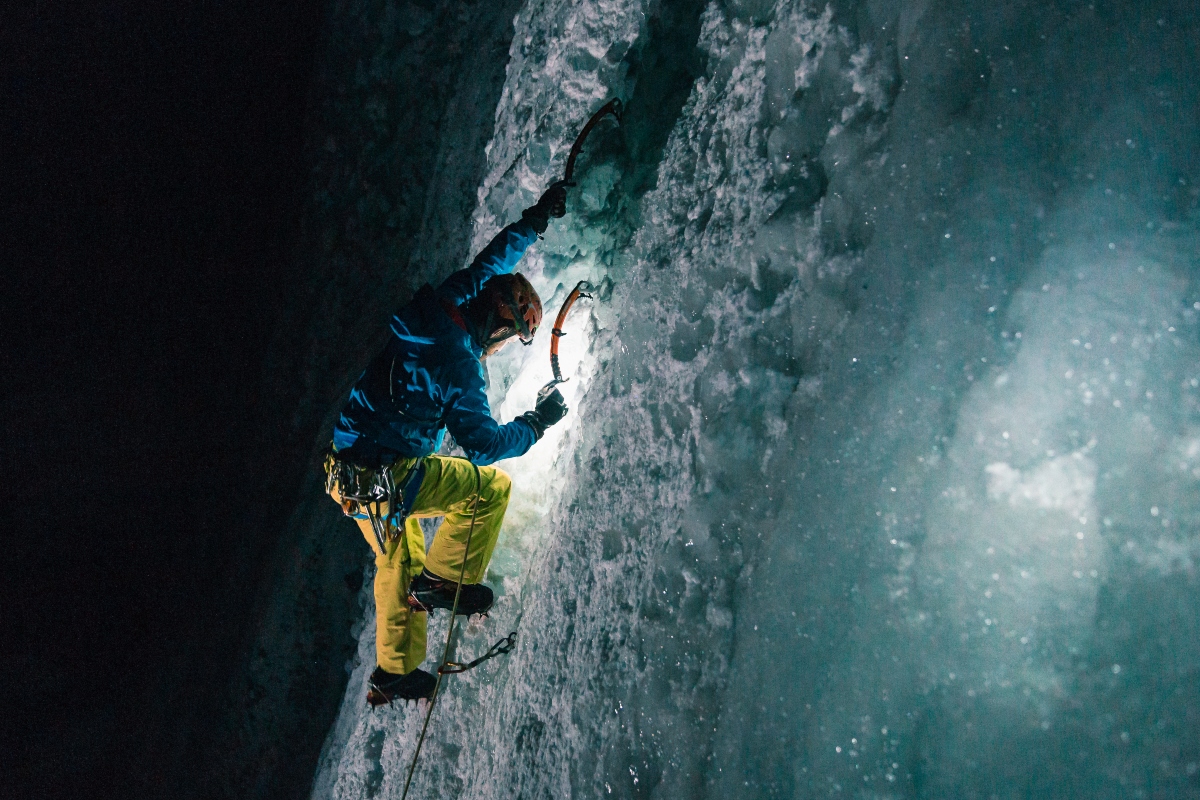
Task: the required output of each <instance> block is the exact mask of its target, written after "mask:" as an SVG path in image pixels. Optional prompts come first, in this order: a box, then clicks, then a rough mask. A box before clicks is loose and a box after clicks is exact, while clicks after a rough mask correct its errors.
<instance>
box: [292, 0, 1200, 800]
mask: <svg viewBox="0 0 1200 800" xmlns="http://www.w3.org/2000/svg"><path fill="white" fill-rule="evenodd" d="M515 27H516V35H515V37H514V39H513V45H512V49H511V51H510V53H509V65H508V73H507V83H506V86H505V89H504V94H503V99H502V101H501V103H500V107H499V109H498V111H497V113H496V132H495V138H494V139H493V140H492V142H491V144H490V145H489V150H488V158H489V162H488V163H489V172H488V176H487V178H486V180H485V181H484V183H483V185H482V186H481V187H480V190H479V205H478V209H477V211H476V214H475V240H476V244H477V245H482V243H484V242H485V241H486V240H487V239H488V238H489V237H490V236H491V235H492V234H493V233H494V231H495V230H496V229H497V228H498V227H499V226H500V225H501V224H503V223H504V222H506V221H508V220H510V219H512V218H514V217H515V216H516V215H517V214H518V213H519V211H520V209H521V208H522V207H523V206H525V205H527V204H529V203H530V202H531V201H532V200H533V199H534V198H535V197H536V195H537V193H538V192H539V191H540V190H541V189H542V188H544V187H545V186H546V185H547V184H548V183H549V182H550V181H551V180H553V179H554V178H555V177H556V176H557V174H558V172H559V171H560V170H561V167H562V164H563V161H564V159H565V155H566V150H567V149H568V148H569V146H570V143H571V141H572V139H573V137H574V134H575V132H576V131H577V129H578V127H579V126H580V125H581V124H582V122H583V121H584V120H585V119H586V118H587V116H588V115H589V113H590V112H591V111H592V110H594V109H595V108H597V107H598V106H599V105H600V104H601V103H602V102H603V101H604V100H605V99H607V98H608V97H610V96H614V95H615V96H620V97H622V98H623V99H625V100H626V101H627V103H628V108H629V111H628V120H627V124H626V126H625V130H624V134H623V137H622V136H618V135H616V134H613V133H611V132H603V131H602V132H601V133H599V134H598V135H597V136H596V138H595V140H594V143H593V147H592V149H591V151H590V152H589V154H588V155H587V156H586V157H585V160H584V161H583V162H581V167H580V186H579V188H578V190H577V191H576V192H575V193H574V194H573V196H572V201H571V206H570V209H569V210H570V213H569V214H568V216H567V217H566V218H565V219H564V220H562V221H560V222H556V223H554V224H553V225H552V230H551V232H550V233H548V234H547V236H546V239H545V241H544V242H542V243H540V244H539V245H537V246H536V247H535V248H534V250H533V251H531V253H530V254H529V255H528V256H527V257H526V261H525V264H524V266H523V271H525V272H526V274H528V275H530V277H531V279H532V280H533V281H534V283H535V285H536V286H537V287H538V289H539V291H540V292H541V293H542V296H543V298H545V303H546V306H547V309H556V308H557V306H558V304H559V303H560V302H561V299H562V297H563V296H564V294H565V292H566V291H567V290H568V289H569V288H570V287H571V286H573V285H574V283H575V282H576V281H577V280H579V279H580V278H583V277H586V278H589V279H591V280H593V281H594V282H597V283H601V282H603V283H604V291H603V292H602V293H601V296H600V297H599V298H598V299H597V301H596V302H595V303H590V304H589V303H588V302H587V301H584V302H581V303H580V305H579V306H578V310H577V311H576V312H575V315H574V316H573V317H572V318H571V320H570V322H569V323H568V329H569V331H570V334H569V335H568V336H567V338H566V339H565V340H564V342H563V364H564V367H565V371H566V372H567V373H568V374H570V375H572V381H571V382H570V383H568V384H566V385H565V386H564V387H563V391H564V393H565V394H566V395H567V398H568V401H569V403H570V404H571V406H572V413H571V414H570V416H569V417H568V420H567V421H566V422H565V423H563V424H562V425H560V426H558V427H556V428H553V429H551V431H550V433H549V434H548V435H547V437H546V438H545V439H544V440H543V441H542V442H540V443H539V444H538V445H537V447H535V449H534V450H533V451H532V452H531V453H530V454H529V455H528V456H526V457H524V458H521V459H516V460H513V461H510V462H507V463H505V464H504V465H503V466H504V468H505V469H507V470H508V471H509V472H510V473H511V474H512V475H513V478H514V483H515V494H514V500H513V505H512V509H511V512H510V515H509V517H508V520H507V521H506V527H505V531H504V534H503V536H502V539H501V542H500V545H499V547H498V549H497V551H496V556H495V560H494V562H493V566H492V569H491V571H490V574H489V578H488V580H489V582H490V583H492V585H494V586H497V587H498V588H499V590H500V594H501V598H500V601H499V603H498V605H497V608H496V610H495V612H494V613H493V614H492V615H491V617H490V618H488V619H487V620H484V621H476V622H473V623H471V624H470V625H469V626H468V627H467V628H466V630H465V633H464V636H463V638H462V640H461V642H460V645H459V648H458V653H459V656H460V660H461V659H462V657H466V656H474V655H475V654H478V653H481V652H482V651H483V650H484V649H486V647H487V646H488V645H489V644H490V643H491V642H492V641H494V640H496V639H497V638H499V637H500V636H502V635H503V634H505V633H507V632H508V631H509V630H514V629H515V630H518V631H519V636H520V639H519V646H518V648H517V650H516V651H515V652H514V653H513V654H512V655H510V656H508V657H506V658H504V659H502V660H498V661H493V662H489V663H488V664H487V665H485V666H483V667H481V668H480V669H478V670H476V671H474V672H471V673H468V674H467V675H465V676H462V677H457V678H454V679H452V680H451V681H450V683H449V685H448V686H447V688H446V691H445V693H444V694H443V696H442V698H441V699H440V700H439V703H438V707H437V710H436V713H435V715H434V719H433V722H432V724H431V727H430V734H429V739H428V741H427V742H426V744H425V750H424V753H423V755H422V759H421V763H420V765H419V766H418V769H417V773H416V777H415V779H414V787H413V791H412V792H411V795H410V796H413V797H479V798H495V797H513V798H517V797H521V798H551V797H553V798H561V797H572V796H574V797H595V796H601V797H607V796H610V795H611V796H616V797H655V798H680V797H714V798H716V797H721V798H729V797H747V798H751V797H825V796H848V797H855V798H900V797H914V798H915V797H927V798H966V797H979V798H989V797H1004V798H1007V797H1063V798H1066V797H1095V798H1102V797H1113V798H1117V797H1200V775H1198V772H1200V740H1197V739H1196V737H1195V735H1194V734H1195V731H1197V730H1200V602H1198V601H1200V576H1198V575H1197V566H1198V560H1200V494H1198V490H1200V409H1198V406H1197V398H1198V396H1200V389H1198V388H1197V387H1198V385H1200V335H1198V333H1200V327H1198V318H1200V286H1198V285H1197V284H1198V281H1197V278H1198V275H1200V271H1198V266H1200V263H1198V259H1200V256H1198V253H1200V249H1198V248H1200V236H1198V234H1197V228H1196V224H1197V214H1196V208H1197V191H1196V189H1195V188H1194V187H1196V186H1197V185H1198V184H1197V183H1196V181H1198V180H1200V174H1198V172H1200V169H1198V166H1197V160H1196V159H1197V156H1198V154H1200V146H1198V128H1197V119H1198V115H1197V111H1200V109H1198V108H1197V96H1196V87H1197V86H1198V85H1200V81H1198V80H1197V78H1200V76H1197V75H1196V72H1197V69H1196V64H1195V59H1194V54H1193V52H1192V48H1193V46H1194V42H1195V41H1196V36H1197V34H1200V28H1198V27H1197V19H1196V12H1195V9H1194V8H1192V7H1191V6H1190V5H1189V4H1187V3H1182V2H1181V3H1177V4H1171V3H1160V4H1149V5H1146V4H1139V5H1138V7H1137V8H1136V9H1131V10H1128V11H1122V10H1120V9H1118V8H1114V7H1106V6H1101V5H1100V4H1096V5H1095V6H1088V5H1086V4H1072V5H1069V6H1065V7H1058V8H1047V7H1046V6H1045V5H1044V4H1019V3H1011V4H999V5H998V4H994V3H982V2H981V3H966V4H955V3H947V4H937V3H921V2H896V3H858V4H856V3H853V2H842V3H837V4H831V5H829V6H824V5H819V4H807V3H803V2H797V1H796V0H778V2H775V3H771V2H766V1H765V0H739V1H738V2H734V1H733V0H730V1H729V2H725V3H711V4H709V5H707V6H705V5H704V4H701V3H694V2H693V3H689V2H664V3H639V2H632V1H629V2H619V1H617V0H603V1H597V0H587V2H553V1H551V0H547V1H546V2H537V1H536V0H534V1H533V2H530V3H528V4H527V5H526V7H525V8H524V9H523V10H522V12H521V13H520V14H519V15H518V16H517V18H516V20H515ZM486 113H490V110H488V111H487V112H486ZM547 347H548V341H547V340H545V339H542V340H540V341H539V342H538V344H537V346H535V347H532V348H522V349H519V350H512V349H510V351H506V352H505V353H504V354H503V355H502V356H501V357H498V358H497V359H495V361H494V362H493V363H492V364H491V365H490V366H491V370H492V391H493V400H494V401H495V408H496V409H497V412H498V415H499V416H500V417H501V418H502V419H505V420H507V419H511V418H512V417H513V416H515V415H516V414H517V413H520V412H521V411H523V410H525V409H526V408H528V407H530V405H531V404H532V401H533V396H534V394H535V392H536V390H537V388H538V387H539V386H540V385H541V384H542V383H544V382H545V381H546V380H548V379H549V377H550V373H549V365H548V364H547V363H546V349H547ZM368 602H369V601H368ZM372 614H373V609H372V608H370V607H368V609H367V619H368V620H369V619H370V617H371V615H372ZM364 622H365V621H364ZM372 631H373V626H372V625H370V624H364V625H363V628H362V634H361V639H360V650H359V664H358V666H357V668H356V669H355V672H354V674H353V676H352V678H351V681H350V687H349V690H348V693H347V696H346V699H345V702H344V705H343V709H342V713H341V716H340V718H339V720H338V722H337V725H336V726H335V728H334V730H333V731H332V732H331V734H330V738H329V741H328V742H327V745H326V750H325V753H324V755H323V758H322V762H321V765H320V768H319V772H318V775H317V777H316V782H315V786H314V796H315V797H322V798H323V797H338V798H357V797H375V796H379V797H398V796H399V795H400V792H401V789H402V787H403V784H404V778H405V774H406V770H407V766H408V761H409V759H410V758H411V754H412V751H413V747H414V745H415V740H416V735H417V733H418V731H419V728H420V723H421V719H420V716H421V715H420V714H419V713H418V712H417V711H416V710H414V709H413V708H399V707H398V708H391V709H385V710H382V711H376V712H369V711H368V709H367V706H366V705H365V703H364V702H363V699H362V698H363V693H364V681H365V679H366V675H367V674H368V673H369V671H370V670H371V668H372V667H373V666H374V651H373V648H374V642H373V640H372V636H373V633H372ZM444 635H445V623H444V618H440V617H438V618H435V624H431V625H430V652H431V654H435V653H440V645H438V644H437V642H438V640H439V639H440V638H441V637H444ZM427 667H430V665H427ZM430 668H431V667H430Z"/></svg>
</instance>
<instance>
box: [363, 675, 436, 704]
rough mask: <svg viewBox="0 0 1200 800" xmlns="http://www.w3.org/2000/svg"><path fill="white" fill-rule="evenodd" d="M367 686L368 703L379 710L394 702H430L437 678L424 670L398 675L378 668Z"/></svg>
mask: <svg viewBox="0 0 1200 800" xmlns="http://www.w3.org/2000/svg"><path fill="white" fill-rule="evenodd" d="M367 685H368V687H369V688H368V689H367V702H368V703H370V704H371V705H372V706H373V707H376V708H377V707H379V706H382V705H387V704H390V703H391V702H392V701H393V700H420V699H422V698H424V699H426V700H428V699H429V698H430V697H433V688H434V686H436V685H437V678H435V677H433V676H432V675H430V674H429V673H428V672H426V671H425V670H423V669H414V670H413V671H412V672H410V673H408V674H407V675H396V674H394V673H391V672H388V671H387V670H385V669H384V668H383V667H376V668H375V671H374V672H372V673H371V680H370V682H369V683H368V684H367Z"/></svg>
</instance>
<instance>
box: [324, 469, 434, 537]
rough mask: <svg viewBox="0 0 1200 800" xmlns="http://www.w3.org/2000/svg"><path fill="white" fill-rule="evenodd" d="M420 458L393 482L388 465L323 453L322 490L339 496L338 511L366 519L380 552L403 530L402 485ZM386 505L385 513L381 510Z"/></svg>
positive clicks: (414, 471) (414, 472)
mask: <svg viewBox="0 0 1200 800" xmlns="http://www.w3.org/2000/svg"><path fill="white" fill-rule="evenodd" d="M419 464H420V459H417V460H415V461H414V462H413V463H412V465H411V466H410V467H409V468H408V471H407V472H405V473H404V477H403V478H402V479H401V480H400V481H399V483H397V482H396V479H395V477H394V476H393V475H392V467H394V466H395V464H394V463H392V464H382V465H380V466H378V467H368V466H363V465H361V464H355V463H353V462H352V461H349V460H347V459H344V458H338V455H337V453H335V452H332V451H330V452H329V453H327V454H326V455H325V492H326V493H327V494H330V495H332V494H333V492H334V490H337V492H338V494H340V495H341V498H342V499H341V506H342V513H343V514H345V515H346V516H347V517H351V518H353V519H369V520H370V521H371V530H372V531H374V533H375V541H376V543H377V544H378V545H379V552H380V553H387V543H388V542H392V541H395V540H396V539H398V538H399V537H400V535H401V532H402V531H403V530H404V519H405V514H404V488H405V487H406V486H407V485H408V482H409V480H410V479H411V478H412V477H413V476H414V475H415V474H416V471H417V467H418V465H419ZM385 504H386V505H387V513H386V514H385V513H384V511H383V507H384V505H385Z"/></svg>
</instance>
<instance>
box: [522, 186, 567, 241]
mask: <svg viewBox="0 0 1200 800" xmlns="http://www.w3.org/2000/svg"><path fill="white" fill-rule="evenodd" d="M574 185H575V184H573V183H567V182H566V181H555V182H554V183H552V184H550V188H549V189H547V190H546V191H545V193H544V194H542V197H541V199H539V200H538V201H537V203H536V204H534V205H532V206H530V207H529V208H527V209H525V210H524V211H523V212H522V213H521V216H522V217H524V218H525V219H527V220H529V222H530V223H531V224H532V225H533V229H534V230H535V231H537V232H538V233H539V234H541V233H545V232H546V226H547V225H549V224H550V218H551V217H554V218H555V219H557V218H559V217H561V216H562V215H563V214H566V213H567V187H568V186H574Z"/></svg>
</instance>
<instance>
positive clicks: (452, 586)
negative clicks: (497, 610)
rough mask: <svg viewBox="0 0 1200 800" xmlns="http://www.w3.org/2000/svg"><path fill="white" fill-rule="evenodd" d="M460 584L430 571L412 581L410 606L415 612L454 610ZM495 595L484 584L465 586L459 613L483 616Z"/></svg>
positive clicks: (422, 573) (423, 572)
mask: <svg viewBox="0 0 1200 800" xmlns="http://www.w3.org/2000/svg"><path fill="white" fill-rule="evenodd" d="M457 589H458V584H457V583H455V582H454V581H448V580H446V579H445V578H439V577H438V576H437V575H434V574H433V573H432V572H430V571H429V570H421V574H420V575H418V576H417V577H415V578H413V579H412V583H411V584H410V585H409V587H408V605H409V607H410V608H412V609H413V610H414V611H433V610H434V609H435V608H445V609H450V608H454V592H455V591H456V590H457ZM494 600H495V595H493V594H492V590H491V589H489V588H488V587H486V586H484V585H483V584H482V583H466V584H463V587H462V594H461V595H459V598H458V613H459V614H463V615H470V614H483V613H485V612H487V610H488V609H489V608H491V607H492V602H493V601H494Z"/></svg>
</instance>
